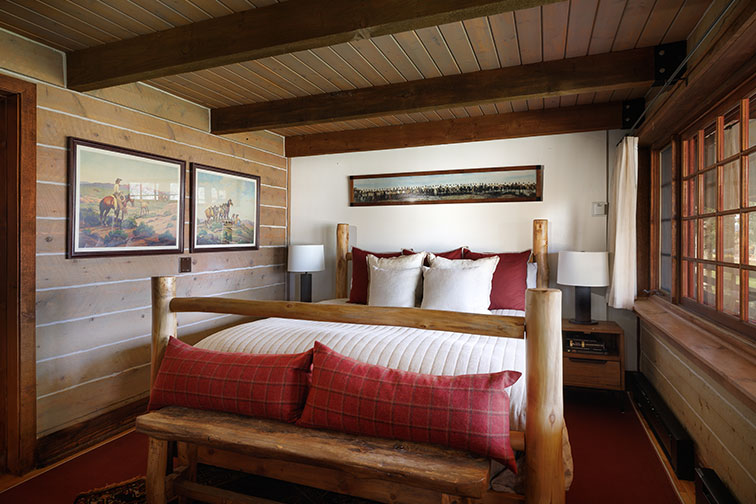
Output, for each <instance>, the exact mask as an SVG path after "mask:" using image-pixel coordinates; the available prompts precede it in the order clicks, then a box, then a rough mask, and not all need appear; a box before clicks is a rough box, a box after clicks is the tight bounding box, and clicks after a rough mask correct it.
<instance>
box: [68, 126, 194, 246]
mask: <svg viewBox="0 0 756 504" xmlns="http://www.w3.org/2000/svg"><path fill="white" fill-rule="evenodd" d="M185 172H186V163H185V162H184V161H181V160H180V159H172V158H167V157H163V156H157V155H154V154H148V153H145V152H139V151H135V150H131V149H125V148H122V147H115V146H112V145H106V144H101V143H98V142H91V141H89V140H82V139H79V138H70V137H69V139H68V182H69V184H68V257H101V256H115V255H142V254H177V253H182V252H183V251H184V225H183V216H184V195H185V189H184V188H185V186H184V178H185Z"/></svg>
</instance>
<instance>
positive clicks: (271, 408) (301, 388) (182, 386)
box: [148, 337, 312, 423]
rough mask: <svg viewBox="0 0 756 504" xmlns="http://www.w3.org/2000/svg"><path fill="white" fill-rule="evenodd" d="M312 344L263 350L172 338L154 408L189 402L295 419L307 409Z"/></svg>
mask: <svg viewBox="0 0 756 504" xmlns="http://www.w3.org/2000/svg"><path fill="white" fill-rule="evenodd" d="M311 364H312V350H308V351H307V352H304V353H300V354H289V355H259V354H247V353H235V352H216V351H213V350H203V349H201V348H195V347H193V346H191V345H187V344H186V343H183V342H181V341H179V340H177V339H176V338H173V337H172V338H170V340H169V341H168V347H167V348H166V349H165V356H164V357H163V361H162V363H161V364H160V370H159V371H158V375H157V378H156V379H155V385H154V386H153V387H152V392H151V394H150V404H149V406H148V409H149V410H156V409H159V408H162V407H163V406H184V407H187V408H197V409H204V410H216V411H227V412H229V413H238V414H240V415H247V416H254V417H260V418H271V419H274V420H282V421H284V422H290V423H293V422H295V421H296V420H297V419H298V418H299V415H301V413H302V407H303V406H304V402H305V399H306V397H307V388H308V381H309V375H310V366H311Z"/></svg>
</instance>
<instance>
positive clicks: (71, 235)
mask: <svg viewBox="0 0 756 504" xmlns="http://www.w3.org/2000/svg"><path fill="white" fill-rule="evenodd" d="M80 146H83V147H92V148H96V149H100V150H104V151H110V152H117V153H120V154H128V155H129V156H134V157H143V158H145V159H152V160H155V161H162V162H165V163H171V164H175V165H177V168H178V170H179V195H180V196H185V195H186V194H187V193H186V161H184V160H181V159H175V158H169V157H166V156H160V155H158V154H152V153H149V152H142V151H138V150H134V149H129V148H127V147H120V146H117V145H109V144H104V143H100V142H95V141H92V140H85V139H82V138H74V137H68V207H67V215H68V219H67V225H68V233H67V237H66V238H67V241H68V247H67V249H66V258H69V259H70V258H72V257H77V258H85V257H116V256H135V255H153V254H183V253H184V218H185V217H184V216H185V215H186V214H185V213H184V203H185V201H186V197H180V198H179V200H178V205H179V208H178V229H177V230H176V232H177V233H178V235H177V237H176V238H177V244H176V246H175V247H173V248H170V249H159V250H150V249H149V248H145V249H144V250H119V249H118V247H113V250H112V251H111V250H108V251H107V252H102V251H86V250H78V251H77V250H75V238H76V236H75V233H76V224H77V223H78V216H76V215H74V214H75V211H76V210H75V209H76V189H77V184H78V180H77V176H76V156H77V152H78V147H80ZM126 182H129V181H126ZM132 205H133V202H132ZM114 219H115V218H114Z"/></svg>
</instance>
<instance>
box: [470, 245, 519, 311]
mask: <svg viewBox="0 0 756 504" xmlns="http://www.w3.org/2000/svg"><path fill="white" fill-rule="evenodd" d="M494 256H495V257H498V258H499V265H498V266H497V267H496V272H495V273H494V278H493V288H492V289H491V306H490V307H489V309H491V310H524V309H525V291H526V290H527V274H528V273H527V269H528V268H527V265H528V259H529V258H530V250H526V251H525V252H514V253H503V254H485V253H479V252H471V251H469V250H465V257H466V258H470V259H481V258H484V257H494Z"/></svg>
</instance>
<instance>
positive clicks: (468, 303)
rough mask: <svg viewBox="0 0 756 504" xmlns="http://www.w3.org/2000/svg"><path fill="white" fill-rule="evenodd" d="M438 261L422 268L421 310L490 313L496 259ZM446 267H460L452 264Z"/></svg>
mask: <svg viewBox="0 0 756 504" xmlns="http://www.w3.org/2000/svg"><path fill="white" fill-rule="evenodd" d="M440 259H443V258H441V257H437V258H436V259H435V260H434V261H433V262H432V263H431V267H430V268H423V302H422V304H421V305H420V306H421V308H426V309H429V310H447V311H458V312H472V313H490V312H489V311H488V306H489V305H490V304H491V284H492V280H493V274H494V271H495V270H496V265H497V264H498V263H499V258H498V257H497V256H494V257H486V258H485V259H478V260H477V261H467V260H457V261H449V260H448V259H443V261H441V262H439V260H440ZM448 263H463V264H453V267H451V266H452V265H450V264H448Z"/></svg>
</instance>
